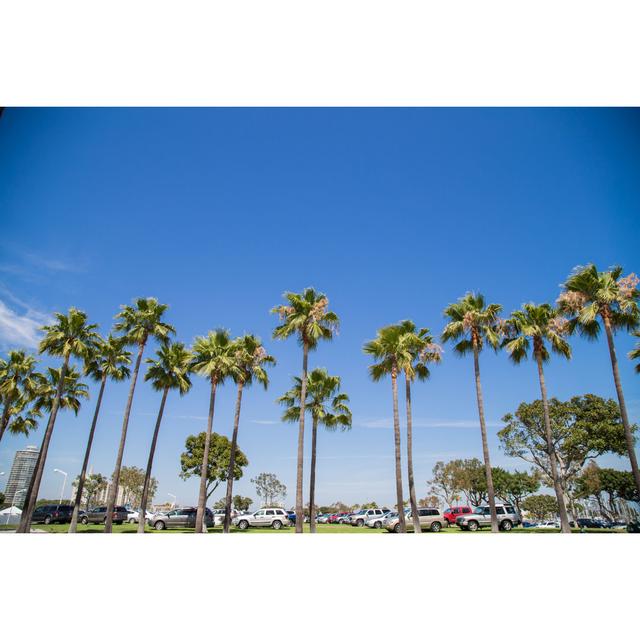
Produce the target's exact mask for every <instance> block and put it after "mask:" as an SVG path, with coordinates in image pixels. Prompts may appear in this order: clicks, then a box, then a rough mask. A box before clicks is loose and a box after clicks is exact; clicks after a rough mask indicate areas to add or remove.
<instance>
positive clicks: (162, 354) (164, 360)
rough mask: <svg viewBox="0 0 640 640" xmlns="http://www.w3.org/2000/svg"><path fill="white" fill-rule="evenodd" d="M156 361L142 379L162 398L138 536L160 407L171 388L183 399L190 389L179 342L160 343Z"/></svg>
mask: <svg viewBox="0 0 640 640" xmlns="http://www.w3.org/2000/svg"><path fill="white" fill-rule="evenodd" d="M156 356H157V360H153V359H151V358H149V359H147V363H148V364H149V368H148V369H147V373H146V375H145V377H144V379H145V381H148V380H151V386H152V387H153V388H154V389H155V390H156V391H162V399H161V400H160V409H159V410H158V418H157V420H156V426H155V429H154V430H153V438H152V439H151V448H150V449H149V460H148V461H147V470H146V472H145V476H144V483H143V485H142V498H141V502H140V514H139V516H138V533H144V525H145V511H146V509H147V500H148V497H149V484H150V482H151V469H152V467H153V456H154V455H155V452H156V443H157V442H158V432H159V431H160V423H161V422H162V414H163V413H164V405H165V403H166V401H167V395H168V394H169V391H171V389H177V390H178V391H179V392H180V395H181V396H183V395H184V394H185V393H187V392H188V391H189V389H191V379H190V378H189V374H190V372H191V357H192V356H191V352H190V351H189V350H188V349H187V348H186V347H185V346H184V344H182V343H181V342H174V343H173V344H164V345H162V347H160V349H158V351H156Z"/></svg>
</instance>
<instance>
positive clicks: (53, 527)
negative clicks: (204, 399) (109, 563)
mask: <svg viewBox="0 0 640 640" xmlns="http://www.w3.org/2000/svg"><path fill="white" fill-rule="evenodd" d="M32 528H33V529H39V530H41V531H46V532H47V533H66V532H67V530H68V529H69V525H68V524H34V525H33V526H32ZM13 529H15V526H7V525H0V531H11V530H13ZM102 530H103V526H102V525H99V524H87V525H84V524H79V525H78V533H102ZM137 530H138V525H135V524H114V525H113V532H114V533H136V531H137ZM304 530H305V531H309V525H308V524H305V525H304ZM317 530H318V533H357V534H363V535H369V534H374V535H375V534H377V535H388V533H389V532H388V531H386V530H385V529H370V528H369V527H352V526H350V525H343V524H319V525H317ZM146 531H147V532H148V533H154V534H169V533H193V529H165V530H164V531H156V530H155V529H151V528H149V527H147V528H146ZM574 532H576V533H579V532H580V531H579V530H578V529H574ZM209 533H222V528H221V527H216V528H215V529H209ZM231 533H236V534H247V535H249V534H254V533H271V534H290V533H295V527H285V528H284V529H280V530H279V531H276V530H275V529H271V528H263V527H260V528H257V527H256V528H253V527H252V528H249V529H247V530H246V531H240V530H239V529H236V528H232V529H231ZM476 533H490V529H481V530H480V531H478V532H476ZM502 533H507V532H502ZM509 533H516V534H525V533H532V534H533V533H542V534H547V533H550V534H553V533H559V530H558V529H522V528H516V529H512V530H511V531H510V532H509ZM585 533H626V531H625V530H624V529H585ZM440 534H446V535H453V534H458V535H468V536H471V535H474V533H473V532H470V531H461V530H460V529H459V528H458V527H448V528H445V529H443V530H442V531H441V532H440ZM440 534H430V535H440Z"/></svg>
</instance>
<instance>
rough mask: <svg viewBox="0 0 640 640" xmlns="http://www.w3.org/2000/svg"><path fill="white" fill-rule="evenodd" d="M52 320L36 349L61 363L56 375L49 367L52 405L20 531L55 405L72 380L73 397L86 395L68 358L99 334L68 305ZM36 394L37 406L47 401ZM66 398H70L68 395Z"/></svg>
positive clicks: (27, 524)
mask: <svg viewBox="0 0 640 640" xmlns="http://www.w3.org/2000/svg"><path fill="white" fill-rule="evenodd" d="M55 320H56V321H55V322H54V324H52V325H49V326H45V327H43V328H42V330H43V331H44V332H45V335H44V338H43V339H42V341H41V342H40V347H39V352H40V353H41V354H42V353H46V354H47V355H49V356H53V357H56V358H62V367H61V368H60V370H59V372H58V374H57V375H55V374H54V371H56V370H54V369H49V373H50V375H53V377H54V379H55V382H56V388H55V393H54V394H49V395H48V397H49V398H51V406H50V408H49V407H47V409H48V412H49V421H48V422H47V428H46V430H45V433H44V438H43V440H42V445H41V447H40V453H39V455H38V461H37V463H36V468H35V470H34V473H33V476H32V478H31V483H30V485H29V489H28V491H27V494H26V496H25V508H24V510H23V511H22V516H21V519H20V525H19V526H18V529H17V531H18V532H19V533H28V532H29V531H30V530H31V517H32V515H33V510H34V508H35V504H36V500H37V499H38V492H39V491H40V482H41V481H42V474H43V472H44V466H45V463H46V461H47V453H48V451H49V443H50V442H51V436H52V435H53V429H54V426H55V423H56V417H57V415H58V409H59V407H60V405H61V400H62V398H63V394H64V392H65V386H67V388H69V385H71V384H72V383H73V384H75V388H76V391H82V394H80V393H77V394H76V399H77V397H80V396H81V395H84V397H87V396H88V394H87V392H86V385H82V386H84V389H81V387H80V384H79V383H78V382H77V376H76V377H75V379H74V378H73V376H71V372H70V365H69V362H70V360H71V358H79V359H81V360H84V359H85V358H86V357H87V356H88V354H89V352H90V351H91V350H92V349H93V347H94V345H95V342H96V340H97V339H98V334H97V333H96V332H95V329H96V327H97V325H94V324H89V323H88V322H87V314H86V313H84V312H83V311H79V310H78V309H74V308H71V309H69V312H68V313H67V315H64V314H62V313H56V314H55ZM74 373H75V372H74ZM39 394H41V395H39V398H38V401H40V402H38V401H36V408H38V409H40V408H42V405H43V404H45V405H46V400H45V398H46V397H47V395H46V394H43V392H42V390H41V389H40V390H39ZM69 400H70V402H71V399H70V398H69ZM71 404H72V403H71ZM78 404H79V403H78Z"/></svg>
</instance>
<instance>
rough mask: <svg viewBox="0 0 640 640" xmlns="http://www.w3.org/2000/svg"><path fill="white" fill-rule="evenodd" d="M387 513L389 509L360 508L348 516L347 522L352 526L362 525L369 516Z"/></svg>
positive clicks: (374, 516)
mask: <svg viewBox="0 0 640 640" xmlns="http://www.w3.org/2000/svg"><path fill="white" fill-rule="evenodd" d="M385 513H389V509H360V511H357V512H356V513H354V514H353V515H352V516H350V517H349V521H348V523H349V524H350V525H351V526H352V527H364V525H365V524H366V523H367V520H368V519H369V518H377V517H379V516H382V515H384V514H385Z"/></svg>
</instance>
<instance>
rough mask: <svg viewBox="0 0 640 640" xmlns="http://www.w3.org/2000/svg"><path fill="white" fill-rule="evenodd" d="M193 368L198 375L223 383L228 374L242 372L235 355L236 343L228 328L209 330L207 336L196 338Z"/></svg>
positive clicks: (236, 374) (235, 374) (193, 350)
mask: <svg viewBox="0 0 640 640" xmlns="http://www.w3.org/2000/svg"><path fill="white" fill-rule="evenodd" d="M192 352H193V361H192V365H191V366H192V368H193V371H194V372H195V373H197V374H198V375H201V376H204V377H205V378H210V379H211V380H215V382H216V384H223V383H224V380H225V378H227V377H228V376H230V375H232V376H238V375H240V374H241V369H240V365H239V363H238V360H237V359H236V357H235V344H234V342H233V341H232V340H231V338H230V337H229V331H227V330H226V329H216V330H215V331H209V333H208V334H207V335H206V336H201V337H199V338H196V339H195V341H194V343H193V347H192Z"/></svg>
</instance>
